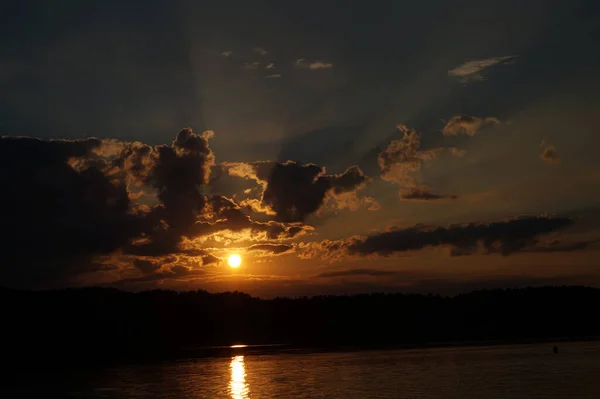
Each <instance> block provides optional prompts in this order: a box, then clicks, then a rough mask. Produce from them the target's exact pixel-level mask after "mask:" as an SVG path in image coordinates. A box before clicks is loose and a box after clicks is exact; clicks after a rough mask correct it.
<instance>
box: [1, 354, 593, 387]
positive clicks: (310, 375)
mask: <svg viewBox="0 0 600 399" xmlns="http://www.w3.org/2000/svg"><path fill="white" fill-rule="evenodd" d="M559 349H560V352H559V353H558V354H556V355H555V354H554V353H552V345H550V344H536V345H513V346H491V347H469V348H436V349H421V350H393V351H359V352H347V353H315V354H269V355H254V354H253V355H246V356H244V355H238V356H233V357H228V358H211V359H198V360H196V361H195V362H194V361H179V362H170V363H163V364H155V365H143V366H128V367H116V368H110V369H106V370H103V371H101V372H100V371H94V372H89V371H81V372H78V373H76V374H70V375H64V374H62V375H61V376H56V377H54V378H53V379H52V381H53V382H52V383H46V384H39V383H38V384H36V381H31V384H26V386H21V387H19V388H18V391H16V392H13V393H12V394H11V396H10V397H29V396H30V395H31V394H33V391H32V390H34V389H35V390H36V392H37V393H38V394H39V393H40V392H44V393H45V394H46V395H45V396H52V397H85V398H121V397H122V398H126V397H128V398H150V397H152V398H233V399H247V398H259V399H267V398H311V399H316V398H328V399H335V398H344V399H350V398H411V399H417V398H418V399H421V398H436V399H438V398H478V399H480V398H486V399H494V398H528V399H529V398H600V343H561V344H559ZM32 380H35V379H34V377H33V375H32ZM0 393H1V392H0ZM0 396H3V397H4V396H5V395H0ZM6 397H8V396H6Z"/></svg>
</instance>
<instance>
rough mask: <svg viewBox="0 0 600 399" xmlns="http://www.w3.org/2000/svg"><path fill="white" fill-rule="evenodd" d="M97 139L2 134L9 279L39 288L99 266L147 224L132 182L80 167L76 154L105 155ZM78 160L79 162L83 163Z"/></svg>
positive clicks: (4, 274) (1, 245) (0, 200)
mask: <svg viewBox="0 0 600 399" xmlns="http://www.w3.org/2000/svg"><path fill="white" fill-rule="evenodd" d="M101 145H102V141H101V140H99V139H96V138H90V139H85V140H50V141H42V140H38V139H34V138H24V137H0V170H1V171H2V172H0V185H1V186H2V187H3V191H2V196H0V219H1V220H2V230H3V233H2V240H0V253H2V257H3V259H2V262H0V263H1V264H2V266H1V267H0V280H1V281H3V283H4V284H6V285H13V286H23V285H28V286H29V287H32V286H33V287H35V286H38V285H41V284H42V283H43V282H47V281H56V280H65V279H68V278H70V277H72V276H74V275H77V274H79V273H83V272H89V271H95V270H97V262H95V257H96V256H100V255H105V254H109V253H111V252H112V251H114V250H116V249H118V248H119V247H121V246H122V245H124V244H126V243H127V242H128V240H129V239H130V237H131V236H133V235H135V234H138V233H139V232H140V231H142V229H143V216H141V215H139V214H138V213H136V212H134V211H132V210H131V207H130V204H131V201H130V198H129V194H128V191H127V187H126V185H125V184H124V183H122V182H118V181H116V182H115V181H113V180H112V179H111V178H110V177H109V176H107V175H106V174H104V173H103V169H104V168H105V165H104V164H103V163H101V162H99V161H98V162H95V163H94V164H93V165H91V166H89V167H87V168H85V169H83V170H76V169H75V168H73V167H72V166H71V163H72V161H73V159H80V158H89V159H94V160H97V159H98V156H97V155H96V154H95V153H94V150H95V149H98V148H99V147H100V146H101ZM75 163H77V162H75Z"/></svg>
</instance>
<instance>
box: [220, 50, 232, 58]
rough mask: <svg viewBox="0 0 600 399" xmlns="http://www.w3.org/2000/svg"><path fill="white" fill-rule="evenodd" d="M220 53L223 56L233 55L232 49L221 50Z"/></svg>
mask: <svg viewBox="0 0 600 399" xmlns="http://www.w3.org/2000/svg"><path fill="white" fill-rule="evenodd" d="M221 55H222V56H223V57H229V56H231V55H233V51H231V50H227V51H223V52H222V53H221Z"/></svg>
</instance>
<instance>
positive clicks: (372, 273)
mask: <svg viewBox="0 0 600 399" xmlns="http://www.w3.org/2000/svg"><path fill="white" fill-rule="evenodd" d="M396 274H398V272H395V271H391V270H377V269H350V270H339V271H334V272H326V273H321V274H318V275H316V276H315V277H316V278H332V277H355V276H369V277H377V276H393V275H396Z"/></svg>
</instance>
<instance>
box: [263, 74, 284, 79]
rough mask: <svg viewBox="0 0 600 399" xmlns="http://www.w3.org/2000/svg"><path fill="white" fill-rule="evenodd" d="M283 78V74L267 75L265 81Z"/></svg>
mask: <svg viewBox="0 0 600 399" xmlns="http://www.w3.org/2000/svg"><path fill="white" fill-rule="evenodd" d="M280 77H281V74H278V73H276V74H274V75H267V76H265V79H279V78H280Z"/></svg>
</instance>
